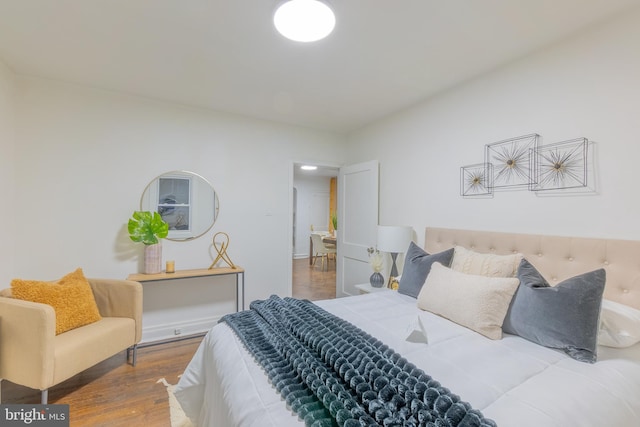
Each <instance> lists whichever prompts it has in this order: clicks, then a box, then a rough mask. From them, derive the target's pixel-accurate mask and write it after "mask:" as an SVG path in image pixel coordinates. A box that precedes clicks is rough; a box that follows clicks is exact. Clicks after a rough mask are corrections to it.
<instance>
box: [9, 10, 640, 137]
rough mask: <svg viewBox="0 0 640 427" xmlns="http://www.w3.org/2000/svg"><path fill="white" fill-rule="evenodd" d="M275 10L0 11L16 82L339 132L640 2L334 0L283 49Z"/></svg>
mask: <svg viewBox="0 0 640 427" xmlns="http://www.w3.org/2000/svg"><path fill="white" fill-rule="evenodd" d="M279 1H280V0H92V1H87V0H55V1H51V0H0V59H2V60H3V61H4V62H5V63H6V64H7V65H8V66H9V67H10V68H11V69H12V70H13V71H15V72H16V73H18V74H24V75H31V76H38V77H43V78H47V79H54V80H59V81H63V82H68V83H73V84H80V85H87V86H91V87H95V88H100V89H107V90H115V91H119V92H124V93H129V94H135V95H142V96H146V97H151V98H154V99H159V100H165V101H170V102H173V103H179V104H184V105H189V106H197V107H204V108H210V109H214V110H219V111H225V112H231V113H238V114H242V115H246V116H250V117H256V118H261V119H267V120H273V121H277V122H283V123H289V124H295V125H301V126H304V127H310V128H315V129H321V130H329V131H334V132H338V133H348V132H350V131H353V130H355V129H358V128H360V127H362V126H364V125H366V124H368V123H370V122H372V121H375V120H377V119H380V118H381V117H384V116H386V115H388V114H390V113H392V112H395V111H398V110H401V109H403V108H406V107H408V106H411V105H413V104H415V103H417V102H419V101H420V100H423V99H425V98H428V97H429V96H432V95H434V94H436V93H438V92H440V91H442V90H445V89H447V88H449V87H452V86H454V85H456V84H459V83H460V82H462V81H465V80H468V79H470V78H473V77H474V76H477V75H479V74H482V73H484V72H487V71H489V70H492V69H494V68H496V67H498V66H500V65H502V64H505V63H508V62H510V61H514V60H516V59H518V58H520V57H522V56H525V55H527V54H528V53H531V52H532V51H535V50H537V49H540V48H542V47H544V46H547V45H549V44H552V43H554V42H555V41H557V40H559V39H562V38H565V37H568V36H570V35H571V34H573V33H575V32H578V31H580V30H582V29H584V28H586V27H588V26H591V25H595V24H597V23H598V22H600V21H603V20H606V19H609V18H611V17H612V16H614V15H617V14H621V13H624V11H625V10H626V9H628V8H630V7H633V6H636V5H638V4H640V0H482V1H481V0H393V1H392V0H330V3H331V4H332V6H333V8H334V10H335V13H336V15H337V23H336V28H335V31H334V32H333V33H332V34H331V35H330V36H329V37H328V38H327V39H325V40H322V41H320V42H316V43H312V44H305V43H296V42H291V41H289V40H287V39H285V38H283V37H282V36H280V35H279V34H277V33H276V31H275V30H274V28H273V25H272V23H271V17H272V15H273V12H274V9H275V6H276V4H278V2H279Z"/></svg>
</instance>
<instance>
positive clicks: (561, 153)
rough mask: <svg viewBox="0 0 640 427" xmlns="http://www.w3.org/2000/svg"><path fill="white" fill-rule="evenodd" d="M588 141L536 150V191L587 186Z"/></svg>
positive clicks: (548, 146)
mask: <svg viewBox="0 0 640 427" xmlns="http://www.w3.org/2000/svg"><path fill="white" fill-rule="evenodd" d="M588 148H589V144H588V140H587V139H586V138H577V139H571V140H568V141H562V142H558V143H555V144H550V145H545V146H542V147H540V148H539V149H537V150H536V156H537V157H538V163H537V167H536V170H535V185H534V190H535V191H545V190H562V189H568V188H580V187H586V186H587V157H588Z"/></svg>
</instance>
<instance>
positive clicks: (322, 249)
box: [309, 233, 336, 270]
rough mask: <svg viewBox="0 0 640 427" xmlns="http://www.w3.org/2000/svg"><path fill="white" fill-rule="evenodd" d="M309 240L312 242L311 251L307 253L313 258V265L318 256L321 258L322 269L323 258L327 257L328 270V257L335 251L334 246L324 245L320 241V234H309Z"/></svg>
mask: <svg viewBox="0 0 640 427" xmlns="http://www.w3.org/2000/svg"><path fill="white" fill-rule="evenodd" d="M311 242H312V243H313V252H312V253H311V254H309V256H312V257H314V258H313V265H315V263H316V260H317V259H318V256H320V257H321V258H322V269H323V270H324V259H325V257H326V258H327V270H329V257H330V255H331V254H335V253H336V248H335V246H334V247H329V246H327V245H325V243H324V242H323V241H322V236H321V235H320V234H316V233H313V234H311Z"/></svg>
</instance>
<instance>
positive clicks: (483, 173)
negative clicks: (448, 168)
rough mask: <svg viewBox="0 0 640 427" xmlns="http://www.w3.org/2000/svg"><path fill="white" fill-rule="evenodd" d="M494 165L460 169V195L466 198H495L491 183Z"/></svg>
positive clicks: (486, 164)
mask: <svg viewBox="0 0 640 427" xmlns="http://www.w3.org/2000/svg"><path fill="white" fill-rule="evenodd" d="M492 178H493V165H492V164H491V163H478V164H475V165H469V166H463V167H461V168H460V195H461V196H464V197H472V196H473V197H476V196H484V197H491V196H493V187H492V185H491V181H492Z"/></svg>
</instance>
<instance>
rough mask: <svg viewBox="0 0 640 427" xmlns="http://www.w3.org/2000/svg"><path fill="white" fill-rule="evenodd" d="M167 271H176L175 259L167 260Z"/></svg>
mask: <svg viewBox="0 0 640 427" xmlns="http://www.w3.org/2000/svg"><path fill="white" fill-rule="evenodd" d="M166 271H167V273H175V272H176V262H175V261H167V270H166Z"/></svg>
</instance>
